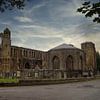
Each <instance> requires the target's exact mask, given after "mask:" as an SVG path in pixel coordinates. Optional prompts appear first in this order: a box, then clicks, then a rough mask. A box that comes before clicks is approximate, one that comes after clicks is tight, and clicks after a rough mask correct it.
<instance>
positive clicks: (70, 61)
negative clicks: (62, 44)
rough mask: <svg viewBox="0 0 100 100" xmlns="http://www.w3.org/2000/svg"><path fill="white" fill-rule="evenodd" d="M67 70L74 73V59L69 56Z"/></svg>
mask: <svg viewBox="0 0 100 100" xmlns="http://www.w3.org/2000/svg"><path fill="white" fill-rule="evenodd" d="M66 70H67V71H69V70H70V71H72V70H73V57H72V56H71V55H69V56H68V57H67V60H66Z"/></svg>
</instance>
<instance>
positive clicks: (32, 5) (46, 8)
mask: <svg viewBox="0 0 100 100" xmlns="http://www.w3.org/2000/svg"><path fill="white" fill-rule="evenodd" d="M94 1H96V0H94ZM97 1H98V0H97ZM80 5H81V0H30V2H29V3H27V4H26V6H25V9H24V10H21V11H19V10H14V11H6V12H4V13H0V32H2V31H3V30H4V28H5V27H6V26H7V27H8V28H9V29H10V30H11V32H12V45H16V46H22V47H26V48H33V49H39V50H49V49H51V48H53V47H55V46H57V45H59V44H62V43H67V44H73V45H75V46H76V47H79V48H80V47H81V46H80V44H81V43H82V42H85V41H92V42H94V43H95V44H96V48H97V50H98V51H100V24H96V23H93V22H92V21H91V19H86V18H85V17H84V16H83V15H81V14H80V13H78V12H76V10H77V8H78V7H80Z"/></svg>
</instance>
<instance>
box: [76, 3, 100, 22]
mask: <svg viewBox="0 0 100 100" xmlns="http://www.w3.org/2000/svg"><path fill="white" fill-rule="evenodd" d="M77 11H78V12H80V13H82V14H84V15H85V17H92V18H93V22H97V23H100V1H98V2H96V3H92V2H90V1H87V2H85V1H84V3H83V4H82V6H81V7H80V8H78V9H77Z"/></svg>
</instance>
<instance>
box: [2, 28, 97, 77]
mask: <svg viewBox="0 0 100 100" xmlns="http://www.w3.org/2000/svg"><path fill="white" fill-rule="evenodd" d="M0 37H1V45H0V72H5V73H9V72H16V71H18V70H34V69H36V68H38V69H39V70H43V69H45V70H50V71H54V70H55V71H57V72H59V71H60V72H61V76H62V77H64V75H65V76H66V75H67V77H70V75H71V73H72V72H78V73H79V74H80V75H82V74H83V73H84V72H86V71H91V72H94V71H95V70H96V50H95V44H94V43H92V42H84V43H82V44H81V49H80V48H77V47H75V46H74V45H72V44H61V45H59V46H57V47H54V48H52V49H50V50H48V51H46V52H44V51H41V50H35V49H30V48H25V47H18V46H13V45H11V31H10V30H9V29H8V28H6V29H5V30H4V31H3V32H2V33H0ZM62 73H64V74H62ZM66 73H67V74H66ZM68 73H69V74H68Z"/></svg>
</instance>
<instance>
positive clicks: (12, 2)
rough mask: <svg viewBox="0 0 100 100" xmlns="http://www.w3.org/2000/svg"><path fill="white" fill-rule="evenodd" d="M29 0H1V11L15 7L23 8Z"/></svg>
mask: <svg viewBox="0 0 100 100" xmlns="http://www.w3.org/2000/svg"><path fill="white" fill-rule="evenodd" d="M25 1H27V0H0V12H4V11H6V10H13V9H14V8H17V9H23V8H24V6H25Z"/></svg>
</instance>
